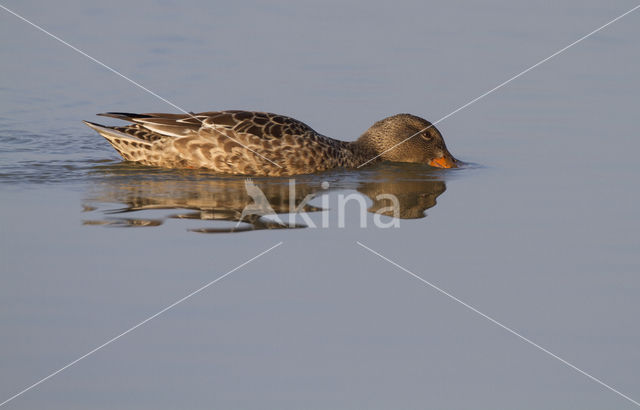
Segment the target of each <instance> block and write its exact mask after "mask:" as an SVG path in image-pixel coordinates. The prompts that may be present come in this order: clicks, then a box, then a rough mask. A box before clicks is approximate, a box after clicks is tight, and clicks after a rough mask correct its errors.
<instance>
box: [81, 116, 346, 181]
mask: <svg viewBox="0 0 640 410" xmlns="http://www.w3.org/2000/svg"><path fill="white" fill-rule="evenodd" d="M99 115H103V116H108V117H114V118H119V119H123V120H127V121H131V122H132V123H133V124H131V125H127V126H123V127H105V126H101V125H98V124H93V123H87V125H89V126H90V127H92V128H94V129H95V130H96V131H98V132H99V133H100V134H101V135H102V136H104V137H105V138H106V139H107V140H108V141H109V142H110V143H111V144H112V145H113V146H114V148H115V149H116V150H117V151H118V152H119V153H120V154H121V155H122V157H123V158H124V159H126V160H130V161H136V162H140V163H143V164H146V165H153V166H160V167H169V168H208V169H212V170H214V171H217V172H221V173H229V174H245V175H292V174H304V173H312V172H318V171H324V170H326V169H329V168H334V167H338V166H344V165H345V164H346V161H348V156H349V150H348V149H347V148H346V145H347V144H346V143H345V142H342V141H338V140H335V139H332V138H328V137H325V136H323V135H320V134H318V133H317V132H315V131H314V130H313V129H312V128H311V127H309V126H308V125H306V124H304V123H303V122H301V121H298V120H296V119H293V118H290V117H286V116H283V115H278V114H271V113H265V112H253V111H211V112H202V113H192V114H160V113H148V114H131V113H105V114H99Z"/></svg>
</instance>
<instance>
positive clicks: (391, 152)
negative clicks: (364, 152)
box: [358, 114, 458, 168]
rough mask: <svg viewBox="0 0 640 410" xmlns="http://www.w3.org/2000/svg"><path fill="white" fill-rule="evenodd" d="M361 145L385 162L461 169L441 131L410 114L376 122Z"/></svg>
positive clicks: (362, 137) (360, 139)
mask: <svg viewBox="0 0 640 410" xmlns="http://www.w3.org/2000/svg"><path fill="white" fill-rule="evenodd" d="M416 133H417V135H415V134H416ZM412 135H413V137H411V136H412ZM410 137H411V138H410ZM358 143H360V144H362V145H364V146H366V147H368V148H369V149H371V150H373V151H374V152H376V153H377V155H379V156H380V157H379V158H380V159H382V160H385V161H392V162H417V163H422V164H429V165H431V166H433V167H438V168H457V166H458V161H457V160H456V159H455V158H454V157H453V155H451V153H450V152H449V150H447V146H446V145H445V143H444V139H443V138H442V134H440V131H438V129H437V128H436V127H434V126H433V125H432V124H431V123H430V122H429V121H427V120H425V119H423V118H420V117H416V116H415V115H411V114H397V115H394V116H391V117H387V118H385V119H383V120H380V121H378V122H376V123H375V124H373V125H372V126H371V128H369V129H368V130H367V131H365V133H364V134H362V136H361V137H360V138H359V139H358Z"/></svg>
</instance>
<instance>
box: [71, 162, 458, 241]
mask: <svg viewBox="0 0 640 410" xmlns="http://www.w3.org/2000/svg"><path fill="white" fill-rule="evenodd" d="M371 171H372V172H367V173H364V172H362V173H358V174H351V175H347V176H346V177H345V176H340V178H336V179H335V181H334V182H332V183H331V188H329V183H328V182H327V181H324V179H327V176H319V175H309V176H301V177H297V178H296V179H285V178H258V179H253V180H245V179H244V178H242V179H241V178H220V177H216V176H212V175H210V174H205V173H198V172H192V173H188V172H180V173H178V172H166V171H162V173H160V174H156V175H153V174H149V173H144V174H141V173H140V172H139V169H137V168H131V167H125V166H110V167H104V168H100V169H98V171H96V174H97V175H98V176H99V177H100V179H99V180H98V181H97V182H96V184H93V185H92V189H91V192H89V193H88V195H87V198H86V201H85V204H84V205H85V208H86V212H87V213H94V212H96V213H97V212H99V213H102V214H103V216H102V217H101V218H96V219H93V220H85V222H84V223H85V224H91V225H106V226H115V227H124V226H127V227H142V226H159V225H162V224H163V223H164V221H165V220H166V219H167V218H177V219H190V220H201V221H204V220H208V221H214V222H215V221H219V223H216V224H214V226H212V227H206V228H198V229H192V231H196V232H205V233H217V232H242V231H249V230H262V229H288V228H301V227H309V228H317V227H322V228H325V227H326V228H329V227H331V228H336V227H337V228H341V227H345V226H347V225H348V226H358V225H359V226H360V227H366V223H367V220H368V222H369V223H372V224H373V225H375V226H376V227H380V228H389V227H397V226H398V225H399V223H400V220H401V219H414V218H424V217H425V210H427V209H429V208H431V207H433V206H435V205H436V198H437V197H438V196H439V195H441V194H442V193H443V192H444V191H445V189H446V185H445V182H444V181H442V180H439V179H436V178H434V176H433V175H432V174H428V173H425V172H424V171H422V170H420V169H419V168H406V167H403V168H402V169H396V168H391V167H389V168H385V169H378V170H371ZM331 177H332V176H331V175H329V178H331ZM320 178H322V179H320ZM354 191H357V192H354ZM329 193H332V195H329ZM330 198H331V199H330ZM312 201H313V203H314V204H316V205H310V202H312ZM330 201H331V207H330V206H329V205H330V204H329V202H330ZM113 203H117V204H120V206H119V207H116V209H114V208H113V207H112V208H108V206H109V205H107V204H113ZM329 208H331V209H333V210H336V209H337V219H331V220H330V214H329V212H328V209H329ZM159 210H172V211H177V212H172V213H166V212H165V213H161V212H159ZM139 211H148V212H145V213H139ZM320 211H326V212H322V214H321V218H320V219H321V222H319V220H320V219H318V218H314V219H311V215H310V214H309V213H310V212H320ZM346 211H349V212H348V217H347V212H346ZM285 214H288V217H286V216H284V215H285ZM368 214H373V218H372V219H373V221H372V220H371V218H367V215H368ZM147 215H152V216H153V217H152V218H145V216H147ZM331 215H334V216H335V215H336V213H332V214H331ZM356 215H358V216H359V218H358V216H356ZM356 218H357V219H356ZM287 219H288V220H287ZM296 220H297V221H298V222H301V223H296ZM314 220H315V222H314ZM223 221H228V222H233V225H230V226H224V223H222V222H223ZM221 223H222V224H221Z"/></svg>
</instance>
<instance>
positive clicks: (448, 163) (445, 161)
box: [429, 156, 458, 168]
mask: <svg viewBox="0 0 640 410" xmlns="http://www.w3.org/2000/svg"><path fill="white" fill-rule="evenodd" d="M429 165H431V166H432V167H436V168H458V165H456V160H455V159H453V158H452V157H447V156H444V157H442V158H436V159H432V160H431V161H429Z"/></svg>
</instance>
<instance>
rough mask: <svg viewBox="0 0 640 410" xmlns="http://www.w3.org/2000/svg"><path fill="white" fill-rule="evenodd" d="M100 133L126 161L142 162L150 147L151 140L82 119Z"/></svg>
mask: <svg viewBox="0 0 640 410" xmlns="http://www.w3.org/2000/svg"><path fill="white" fill-rule="evenodd" d="M83 122H84V123H85V124H87V125H88V126H89V127H91V128H93V129H94V130H96V131H97V132H98V134H100V135H102V136H103V137H104V138H105V139H106V140H107V141H109V143H110V144H111V145H112V146H113V148H115V149H116V151H118V153H119V154H120V155H121V156H122V158H124V159H125V160H127V161H137V162H144V160H145V159H146V158H147V157H148V154H149V152H150V151H151V149H152V146H151V142H149V141H145V140H142V139H140V138H136V137H135V136H133V135H130V134H126V133H124V132H122V131H119V130H117V129H115V128H112V127H107V126H104V125H100V124H96V123H93V122H89V121H83Z"/></svg>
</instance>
